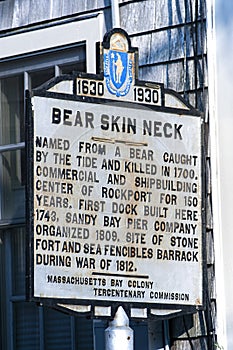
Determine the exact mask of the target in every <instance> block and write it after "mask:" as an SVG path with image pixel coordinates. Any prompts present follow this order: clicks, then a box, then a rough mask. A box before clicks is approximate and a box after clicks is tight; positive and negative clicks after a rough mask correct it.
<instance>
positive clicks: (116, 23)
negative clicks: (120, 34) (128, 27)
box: [111, 0, 120, 28]
mask: <svg viewBox="0 0 233 350" xmlns="http://www.w3.org/2000/svg"><path fill="white" fill-rule="evenodd" d="M111 10H112V27H113V28H120V11H119V3H118V0H111Z"/></svg>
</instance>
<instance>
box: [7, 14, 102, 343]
mask: <svg viewBox="0 0 233 350" xmlns="http://www.w3.org/2000/svg"><path fill="white" fill-rule="evenodd" d="M97 20H98V21H97ZM81 22H82V23H81ZM90 22H91V23H90ZM100 22H101V21H100V18H98V16H97V15H94V16H93V18H91V16H89V17H88V19H87V20H86V21H85V20H83V21H77V22H74V23H73V22H68V23H62V24H61V25H59V24H58V26H57V30H56V26H48V27H47V28H44V29H43V28H42V29H41V28H39V29H38V30H31V31H29V32H28V33H26V32H23V33H22V31H21V32H19V33H18V34H17V33H15V36H14V35H12V34H9V35H8V36H7V35H5V34H4V35H2V36H1V33H0V266H1V267H0V269H1V272H0V327H1V334H2V336H1V340H0V348H2V349H5V350H16V349H17V350H21V349H22V350H27V349H28V350H31V349H33V350H37V349H38V350H46V349H49V350H50V349H51V350H52V349H56V350H59V349H61V350H66V349H67V350H74V349H79V350H86V349H88V350H91V349H94V343H93V321H92V320H90V319H86V318H85V317H82V318H80V317H74V316H70V315H68V314H64V313H61V312H58V311H56V310H54V309H52V308H48V307H46V306H43V305H37V304H35V303H28V302H26V296H25V295H26V288H25V270H26V263H25V255H26V251H25V246H26V231H25V230H26V229H25V226H24V225H25V164H26V159H25V129H24V124H25V123H24V115H25V102H24V96H25V91H26V90H31V89H33V88H36V87H38V86H40V85H41V84H43V83H45V82H46V81H48V80H50V79H51V78H54V77H55V76H58V75H61V74H69V73H72V72H73V71H85V70H86V66H87V65H88V67H89V69H90V67H91V66H92V67H93V66H94V65H93V63H90V62H89V63H88V62H87V60H86V51H87V50H89V51H90V50H91V47H93V50H95V43H96V42H97V41H100V37H98V35H100V33H101V32H100V30H99V26H100ZM93 23H94V24H93ZM90 25H91V27H92V29H93V30H94V36H93V34H92V35H91V36H90V40H89V38H88V30H87V27H89V28H90ZM95 28H98V29H97V30H95ZM57 31H58V32H59V31H62V36H59V34H57ZM77 31H78V32H77ZM27 35H28V36H29V37H30V36H31V37H32V38H34V40H35V42H34V51H33V52H32V51H30V50H29V49H28V47H30V44H31V41H30V38H29V37H27ZM40 35H41V37H43V40H38V38H40ZM95 35H96V37H95ZM25 36H26V38H27V40H26V39H25ZM101 36H102V34H101ZM74 38H75V40H74ZM77 38H79V39H80V40H79V42H77ZM27 45H28V46H27ZM2 47H4V50H2V49H1V48H2ZM91 57H95V55H92V56H91ZM92 61H93V60H92ZM84 330H85V332H84Z"/></svg>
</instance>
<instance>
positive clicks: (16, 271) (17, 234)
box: [11, 228, 25, 295]
mask: <svg viewBox="0 0 233 350" xmlns="http://www.w3.org/2000/svg"><path fill="white" fill-rule="evenodd" d="M11 250H12V254H11V256H12V294H13V295H24V294H25V230H24V228H21V229H14V230H12V233H11Z"/></svg>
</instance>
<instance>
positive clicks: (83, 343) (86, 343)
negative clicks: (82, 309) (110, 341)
mask: <svg viewBox="0 0 233 350" xmlns="http://www.w3.org/2000/svg"><path fill="white" fill-rule="evenodd" d="M75 325H76V328H75V334H76V349H78V350H92V349H94V345H93V321H92V320H91V319H86V318H83V317H76V324H75ZM103 346H104V344H102V345H101V347H100V349H102V348H103Z"/></svg>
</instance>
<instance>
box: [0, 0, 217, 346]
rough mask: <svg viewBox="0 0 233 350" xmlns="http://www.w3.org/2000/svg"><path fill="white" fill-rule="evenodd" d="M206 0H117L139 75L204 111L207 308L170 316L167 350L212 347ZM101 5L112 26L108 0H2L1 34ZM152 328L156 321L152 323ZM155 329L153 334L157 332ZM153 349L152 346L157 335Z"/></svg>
mask: <svg viewBox="0 0 233 350" xmlns="http://www.w3.org/2000/svg"><path fill="white" fill-rule="evenodd" d="M205 2H206V1H205V0H135V1H130V0H119V9H120V24H121V27H122V28H123V29H124V30H126V31H127V33H128V34H129V36H130V38H131V42H132V46H136V47H138V48H139V78H140V79H143V80H149V81H155V82H161V83H164V85H165V87H168V88H172V89H174V90H176V91H178V92H179V93H180V94H182V96H183V97H184V98H185V99H186V100H187V101H188V102H190V103H191V104H192V105H193V106H194V107H196V108H198V109H199V110H201V111H202V112H203V113H204V116H205V128H206V137H205V149H206V175H207V176H206V177H207V179H206V194H205V197H206V203H207V215H206V242H207V266H208V288H207V290H206V297H207V308H206V311H205V312H199V313H197V314H195V315H189V316H187V317H178V318H175V319H171V320H169V334H170V340H171V344H170V346H171V349H172V350H178V349H179V350H181V349H185V350H188V349H196V350H198V349H201V350H203V349H208V350H209V349H214V342H215V339H214V336H215V296H214V287H213V285H214V255H213V237H214V232H213V230H212V217H211V182H210V178H211V174H210V170H209V169H210V159H211V158H210V154H209V153H208V149H209V135H208V84H207V72H208V67H207V51H206V8H205ZM96 11H104V18H105V22H106V28H107V30H109V29H111V23H112V22H111V1H110V0H77V1H73V0H1V1H0V35H1V36H4V34H5V33H6V32H9V31H10V30H14V29H19V28H22V27H25V26H26V27H27V26H31V25H34V24H40V25H41V26H43V24H44V23H46V24H48V23H49V22H50V21H54V20H60V19H61V18H67V17H70V18H72V17H76V16H79V15H87V14H90V13H93V12H96ZM153 327H154V334H155V339H156V332H158V331H157V330H158V329H160V328H161V321H159V320H158V321H157V323H156V322H155V323H153ZM159 336H160V335H159V334H158V335H157V337H159ZM153 349H157V347H156V341H155V344H154V346H153Z"/></svg>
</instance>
